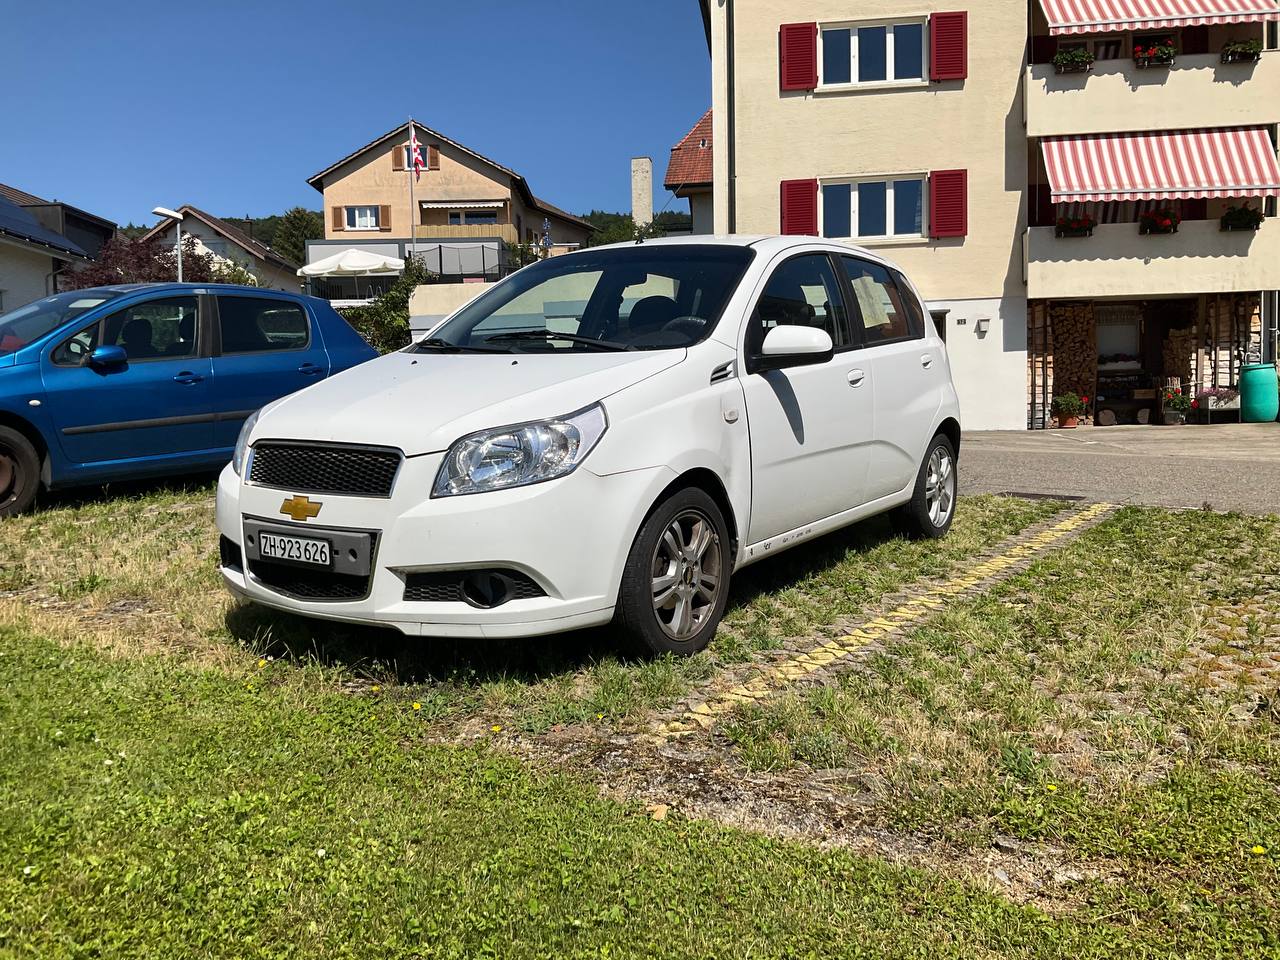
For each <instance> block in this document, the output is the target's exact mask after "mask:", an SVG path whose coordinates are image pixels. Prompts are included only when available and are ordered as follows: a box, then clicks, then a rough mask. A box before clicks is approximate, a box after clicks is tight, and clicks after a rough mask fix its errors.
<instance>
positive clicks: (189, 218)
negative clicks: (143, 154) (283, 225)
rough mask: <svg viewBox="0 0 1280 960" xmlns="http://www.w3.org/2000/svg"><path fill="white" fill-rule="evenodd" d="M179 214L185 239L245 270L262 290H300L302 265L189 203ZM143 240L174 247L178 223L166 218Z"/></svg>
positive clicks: (198, 248) (200, 249) (199, 249)
mask: <svg viewBox="0 0 1280 960" xmlns="http://www.w3.org/2000/svg"><path fill="white" fill-rule="evenodd" d="M177 212H178V213H180V214H182V236H183V238H184V239H185V238H187V237H192V238H194V240H195V242H196V249H197V250H198V251H200V252H201V253H210V254H212V255H213V256H214V257H216V258H217V259H219V260H222V261H224V262H227V263H234V264H236V265H238V266H240V267H243V268H244V269H245V270H247V271H248V272H249V273H250V274H252V275H253V277H254V279H255V280H257V282H258V286H260V287H268V288H270V289H272V290H289V291H291V292H293V293H297V292H298V290H299V289H300V287H301V281H300V280H299V279H298V274H297V271H298V265H297V264H296V263H294V262H293V261H292V260H290V259H288V258H287V257H284V256H281V255H280V254H279V253H277V252H276V251H274V250H272V249H271V248H270V247H269V246H267V245H266V244H265V243H263V242H262V241H261V240H255V239H254V238H253V237H251V236H250V235H249V234H247V233H245V232H244V231H243V230H241V229H240V228H239V227H235V226H232V225H231V224H230V223H227V221H225V220H222V219H219V218H218V217H215V216H214V215H213V214H211V213H205V212H204V211H203V210H200V209H199V208H197V207H193V206H191V204H189V203H188V204H183V205H182V206H181V207H179V208H178V210H177ZM143 239H144V240H154V241H155V242H157V243H159V244H166V243H167V244H173V243H175V242H176V240H177V222H176V221H175V220H173V218H172V217H165V218H164V219H163V220H161V221H160V222H159V223H158V224H156V225H155V226H154V227H152V228H151V229H150V230H149V231H148V232H147V233H146V234H145V235H144V237H143Z"/></svg>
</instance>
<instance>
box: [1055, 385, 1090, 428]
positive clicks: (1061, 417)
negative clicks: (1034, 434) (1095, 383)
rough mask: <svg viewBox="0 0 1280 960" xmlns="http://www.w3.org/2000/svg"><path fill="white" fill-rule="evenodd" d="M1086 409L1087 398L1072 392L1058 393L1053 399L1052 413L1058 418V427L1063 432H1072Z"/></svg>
mask: <svg viewBox="0 0 1280 960" xmlns="http://www.w3.org/2000/svg"><path fill="white" fill-rule="evenodd" d="M1088 409H1089V398H1088V397H1082V396H1080V395H1079V394H1078V393H1075V392H1074V391H1068V392H1067V393H1060V394H1058V395H1057V396H1056V397H1054V398H1053V412H1054V414H1055V415H1056V416H1057V418H1058V426H1059V427H1061V428H1062V429H1063V430H1074V429H1075V428H1076V425H1077V424H1078V423H1079V422H1080V418H1081V417H1083V416H1084V415H1085V412H1086V411H1087V410H1088Z"/></svg>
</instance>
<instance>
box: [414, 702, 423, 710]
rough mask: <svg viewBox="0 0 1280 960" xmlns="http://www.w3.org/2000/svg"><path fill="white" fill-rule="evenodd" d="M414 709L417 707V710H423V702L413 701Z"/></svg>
mask: <svg viewBox="0 0 1280 960" xmlns="http://www.w3.org/2000/svg"><path fill="white" fill-rule="evenodd" d="M413 709H415V710H421V709H422V704H420V703H419V702H418V701H417V700H415V701H413Z"/></svg>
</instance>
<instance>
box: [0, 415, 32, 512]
mask: <svg viewBox="0 0 1280 960" xmlns="http://www.w3.org/2000/svg"><path fill="white" fill-rule="evenodd" d="M39 486H40V457H39V456H37V455H36V449H35V447H33V446H32V445H31V441H30V440H28V439H27V438H26V437H24V436H23V435H22V434H21V433H19V432H18V431H17V430H13V429H10V428H9V427H0V517H7V516H11V515H12V514H15V513H21V512H22V511H23V510H25V509H27V507H29V506H31V501H32V500H34V499H35V498H36V490H37V489H38V488H39Z"/></svg>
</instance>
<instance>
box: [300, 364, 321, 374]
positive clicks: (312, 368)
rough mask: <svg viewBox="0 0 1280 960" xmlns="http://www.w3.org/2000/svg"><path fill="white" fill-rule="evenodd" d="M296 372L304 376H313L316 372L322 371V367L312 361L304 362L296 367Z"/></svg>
mask: <svg viewBox="0 0 1280 960" xmlns="http://www.w3.org/2000/svg"><path fill="white" fill-rule="evenodd" d="M298 372H299V373H301V374H305V375H306V376H309V377H313V376H315V375H316V374H317V373H324V367H320V366H317V365H316V364H314V363H304V364H303V365H302V366H300V367H299V368H298Z"/></svg>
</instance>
